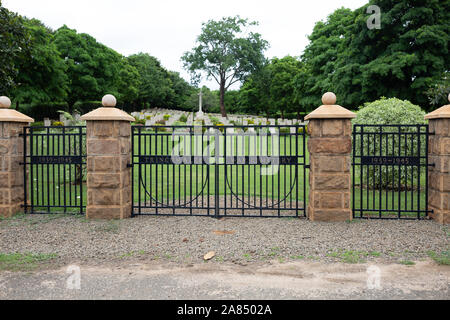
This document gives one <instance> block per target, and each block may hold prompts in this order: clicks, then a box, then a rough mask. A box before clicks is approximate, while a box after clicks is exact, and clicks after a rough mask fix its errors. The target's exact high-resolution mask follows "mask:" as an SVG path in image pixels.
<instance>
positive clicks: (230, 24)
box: [181, 16, 268, 117]
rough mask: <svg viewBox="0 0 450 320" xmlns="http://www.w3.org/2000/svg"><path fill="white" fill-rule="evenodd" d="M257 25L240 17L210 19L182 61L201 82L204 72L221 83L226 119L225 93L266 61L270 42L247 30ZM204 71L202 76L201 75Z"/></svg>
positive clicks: (221, 108)
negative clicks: (200, 78) (266, 52)
mask: <svg viewBox="0 0 450 320" xmlns="http://www.w3.org/2000/svg"><path fill="white" fill-rule="evenodd" d="M254 25H257V23H256V22H249V21H248V20H247V19H242V18H240V17H239V16H236V17H227V18H222V19H221V20H219V21H214V20H209V21H208V22H206V23H203V24H202V32H201V34H200V35H199V36H198V37H197V45H196V47H194V48H193V49H192V51H191V52H186V53H185V54H184V55H183V57H182V58H181V59H182V61H183V62H184V66H185V68H186V69H187V70H188V71H190V72H191V73H192V74H193V77H194V78H196V79H197V80H198V79H199V77H200V74H201V72H204V73H206V77H207V78H213V79H214V80H215V81H216V82H217V83H218V84H219V91H220V111H221V113H222V116H224V117H225V116H226V109H225V103H224V101H225V100H224V98H225V92H226V91H227V89H228V88H229V87H230V86H231V85H233V84H234V83H236V82H240V81H243V80H244V79H245V78H246V77H247V76H248V75H249V74H251V73H252V72H253V71H255V70H257V69H258V68H259V67H260V66H261V65H262V64H263V63H264V61H265V57H264V54H263V53H264V51H265V49H266V48H267V47H268V43H267V41H265V40H263V39H262V38H261V35H260V34H259V33H254V32H251V31H247V29H248V28H249V27H251V26H254ZM199 72H200V73H199Z"/></svg>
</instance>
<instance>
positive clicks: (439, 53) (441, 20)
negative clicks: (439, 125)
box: [331, 0, 450, 109]
mask: <svg viewBox="0 0 450 320" xmlns="http://www.w3.org/2000/svg"><path fill="white" fill-rule="evenodd" d="M372 4H374V5H377V6H379V7H380V10H381V28H380V29H368V28H367V24H366V22H367V19H368V15H367V13H366V9H367V6H368V5H372ZM449 20H450V2H449V1H439V0H428V1H421V0H414V1H411V0H401V1H398V0H377V1H373V0H372V1H370V2H369V4H367V5H365V6H363V7H361V8H359V9H357V10H355V21H354V23H353V24H352V25H351V26H349V29H348V32H349V33H348V36H346V37H345V43H344V47H345V50H343V51H342V52H341V54H340V55H339V56H338V58H337V61H336V64H335V67H334V68H335V73H333V75H332V76H331V80H332V82H333V83H334V84H335V85H336V93H337V94H338V96H340V97H342V99H343V100H344V101H343V102H344V103H345V104H346V105H349V106H356V105H360V104H362V103H363V102H365V101H372V100H375V99H377V98H379V97H381V96H386V97H397V98H400V99H407V100H410V101H411V102H412V103H414V104H418V105H421V106H423V107H425V108H427V109H429V103H428V100H427V97H426V91H427V89H428V88H430V86H432V84H434V83H435V80H437V79H439V78H440V77H441V75H442V74H443V73H444V72H445V71H448V70H449V67H450V54H449V36H448V34H449V33H450V25H449V23H448V21H449ZM341 101H342V100H341Z"/></svg>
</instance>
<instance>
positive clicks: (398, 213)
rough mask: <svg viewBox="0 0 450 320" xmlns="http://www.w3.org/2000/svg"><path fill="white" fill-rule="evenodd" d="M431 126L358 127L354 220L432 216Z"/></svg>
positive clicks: (354, 173) (354, 162)
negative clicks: (430, 177) (430, 213)
mask: <svg viewBox="0 0 450 320" xmlns="http://www.w3.org/2000/svg"><path fill="white" fill-rule="evenodd" d="M428 135H429V132H428V125H354V127H353V172H352V174H353V178H352V179H353V191H352V193H353V194H352V203H353V204H352V206H353V216H354V217H355V218H372V219H373V218H379V219H423V218H424V217H426V216H428V212H429V211H428V202H427V201H428V166H429V164H428Z"/></svg>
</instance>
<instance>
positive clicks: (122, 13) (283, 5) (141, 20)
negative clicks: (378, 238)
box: [2, 0, 368, 89]
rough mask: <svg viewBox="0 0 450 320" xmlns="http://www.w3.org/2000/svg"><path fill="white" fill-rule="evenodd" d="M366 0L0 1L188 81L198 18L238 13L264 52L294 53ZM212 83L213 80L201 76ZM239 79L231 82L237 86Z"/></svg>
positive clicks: (274, 54)
mask: <svg viewBox="0 0 450 320" xmlns="http://www.w3.org/2000/svg"><path fill="white" fill-rule="evenodd" d="M367 2H368V0H307V1H303V0H296V1H295V0H294V1H292V0H276V1H274V0H221V1H217V0H190V1H182V0H158V1H145V0H71V1H68V0H38V1H36V0H3V1H2V3H3V6H4V7H6V8H7V9H9V10H11V11H14V12H18V13H19V14H21V15H23V16H26V17H28V18H37V19H39V20H41V21H42V22H43V23H44V24H45V25H47V26H49V27H50V28H52V29H58V28H59V27H61V26H62V25H64V24H66V25H67V26H68V27H69V28H72V29H76V30H77V31H78V32H80V33H88V34H90V35H91V36H93V37H94V38H96V39H97V41H99V42H101V43H103V44H105V45H107V46H108V47H110V48H112V49H114V50H116V51H117V52H119V53H121V54H123V55H125V56H128V55H130V54H134V53H139V52H147V53H149V54H151V55H152V56H155V57H156V58H158V59H159V60H160V61H161V63H162V65H163V66H164V67H165V68H167V69H169V70H172V71H177V72H180V74H181V76H183V77H184V78H185V79H186V80H188V81H189V79H190V78H189V75H188V73H187V72H186V71H184V69H183V64H182V62H181V60H180V58H181V56H182V55H183V53H184V52H186V51H190V50H191V49H192V48H193V47H194V46H195V40H196V38H197V36H198V35H199V34H200V32H201V26H202V22H206V21H208V20H210V19H213V20H218V19H221V18H222V17H226V16H235V15H240V16H241V17H243V18H249V19H250V20H251V21H258V22H259V25H258V26H257V27H255V28H254V29H252V30H253V31H256V32H259V33H260V34H261V35H262V38H263V39H265V40H267V41H268V42H269V44H270V48H269V49H268V50H267V51H266V52H265V55H266V57H268V58H273V57H280V58H281V57H284V56H286V55H292V56H299V55H301V53H302V52H303V50H304V48H305V47H306V45H307V44H308V38H307V36H308V35H309V34H311V32H312V30H313V27H314V24H315V23H316V22H317V21H320V20H324V19H326V17H327V16H328V15H329V14H331V13H332V12H333V11H334V10H336V9H337V8H340V7H346V8H350V9H356V8H359V7H361V6H363V5H364V4H366V3H367ZM201 84H202V85H206V86H208V87H209V88H211V89H218V87H219V86H218V84H217V83H216V82H215V81H214V80H209V81H208V80H206V79H204V80H203V81H202V82H201ZM238 87H239V84H237V85H235V86H234V87H233V88H234V89H237V88H238Z"/></svg>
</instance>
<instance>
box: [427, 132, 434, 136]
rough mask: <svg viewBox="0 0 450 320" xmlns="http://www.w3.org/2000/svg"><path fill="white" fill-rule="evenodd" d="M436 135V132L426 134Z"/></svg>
mask: <svg viewBox="0 0 450 320" xmlns="http://www.w3.org/2000/svg"><path fill="white" fill-rule="evenodd" d="M435 134H436V132H428V135H429V136H434V135H435Z"/></svg>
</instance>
